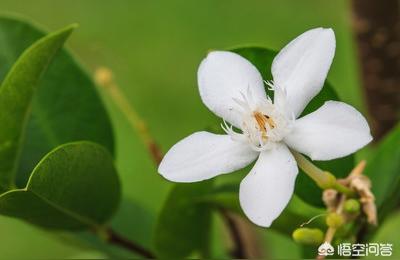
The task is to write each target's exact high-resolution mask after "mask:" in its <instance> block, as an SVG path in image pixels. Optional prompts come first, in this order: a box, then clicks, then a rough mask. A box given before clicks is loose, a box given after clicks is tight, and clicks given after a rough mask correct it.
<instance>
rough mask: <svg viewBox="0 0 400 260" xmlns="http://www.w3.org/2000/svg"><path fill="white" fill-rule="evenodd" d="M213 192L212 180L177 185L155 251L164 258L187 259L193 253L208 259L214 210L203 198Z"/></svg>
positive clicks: (166, 207) (159, 226) (162, 218)
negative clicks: (200, 199) (202, 200)
mask: <svg viewBox="0 0 400 260" xmlns="http://www.w3.org/2000/svg"><path fill="white" fill-rule="evenodd" d="M211 189H212V180H210V181H203V182H198V183H188V184H176V185H175V186H174V187H173V189H172V190H171V192H170V193H169V195H168V197H167V200H166V202H165V204H164V206H163V208H162V210H161V213H160V215H159V219H158V222H157V225H156V230H155V236H154V247H155V250H156V254H157V256H158V257H161V258H184V257H187V256H188V255H190V254H191V253H193V252H197V253H201V254H202V256H203V257H207V254H208V246H209V243H210V228H211V227H210V225H211V208H210V206H209V205H208V204H205V203H201V201H199V198H200V197H202V196H204V195H205V194H208V193H209V192H210V191H211Z"/></svg>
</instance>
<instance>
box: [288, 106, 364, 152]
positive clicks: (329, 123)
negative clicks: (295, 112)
mask: <svg viewBox="0 0 400 260" xmlns="http://www.w3.org/2000/svg"><path fill="white" fill-rule="evenodd" d="M371 140H372V137H371V134H370V130H369V126H368V123H367V121H366V120H365V118H364V117H363V115H361V113H360V112H358V111H357V110H356V109H355V108H353V107H352V106H349V105H347V104H345V103H342V102H338V101H328V102H325V104H324V105H323V106H322V107H320V108H319V109H318V110H317V111H315V112H313V113H311V114H308V115H306V116H304V117H302V118H300V119H298V120H296V121H295V123H294V127H293V130H292V132H291V133H290V134H289V135H288V136H286V137H285V142H286V144H287V145H288V146H289V147H291V148H292V149H294V150H296V151H298V152H300V153H303V154H306V155H308V156H309V157H310V158H311V159H313V160H332V159H336V158H340V157H343V156H346V155H349V154H351V153H354V152H355V151H357V150H358V149H360V148H362V147H363V146H365V145H366V144H368V143H369V142H370V141H371Z"/></svg>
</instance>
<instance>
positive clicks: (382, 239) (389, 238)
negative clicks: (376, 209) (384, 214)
mask: <svg viewBox="0 0 400 260" xmlns="http://www.w3.org/2000/svg"><path fill="white" fill-rule="evenodd" d="M399 230H400V212H399V211H397V212H395V213H393V214H391V215H390V216H389V217H388V218H387V220H386V221H385V223H383V224H382V225H381V226H380V228H379V229H378V230H377V232H376V234H375V235H374V236H373V237H372V238H371V239H370V240H369V241H368V242H369V243H378V244H387V243H388V244H392V245H393V246H392V253H393V254H392V256H391V257H388V258H389V259H399V258H400V243H399V232H398V231H399ZM384 258H386V257H381V259H384ZM363 259H377V258H376V257H375V255H369V256H368V257H363Z"/></svg>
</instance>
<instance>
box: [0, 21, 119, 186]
mask: <svg viewBox="0 0 400 260" xmlns="http://www.w3.org/2000/svg"><path fill="white" fill-rule="evenodd" d="M44 34H45V33H44V32H43V31H42V30H40V29H38V28H36V27H35V26H33V25H32V24H31V23H30V22H29V21H25V20H20V19H17V18H12V17H0V78H4V77H5V75H6V74H7V73H8V71H9V70H10V68H11V66H12V65H13V63H14V62H16V60H17V59H18V57H19V56H20V55H21V53H22V52H23V51H24V50H25V49H27V48H29V46H30V45H32V44H33V43H34V42H36V41H37V40H38V39H40V38H41V37H43V36H44ZM30 67H33V66H30ZM42 74H43V75H42V77H41V80H40V81H39V82H38V84H37V85H38V87H37V88H35V89H33V90H34V91H35V94H34V95H33V99H32V100H31V102H29V100H22V99H21V100H19V101H18V102H15V101H16V100H10V101H8V102H12V103H13V104H15V105H18V106H27V105H28V104H22V102H29V103H31V105H30V109H29V110H28V112H29V113H28V114H26V117H25V119H24V120H23V119H18V117H16V115H13V114H12V113H13V112H12V110H11V109H10V107H9V106H8V108H4V109H2V111H8V110H7V109H10V112H8V113H5V112H3V114H7V115H6V116H4V117H9V120H12V121H13V122H14V123H13V124H20V127H22V129H20V131H19V132H20V143H19V144H18V149H19V156H18V160H17V161H16V162H15V165H13V168H15V169H13V171H16V178H17V180H16V182H17V186H18V187H24V186H25V185H26V182H27V180H28V178H29V174H30V173H31V171H32V170H33V168H34V167H35V165H36V164H37V163H38V162H39V161H40V159H41V158H42V157H43V156H44V155H45V154H47V153H48V152H49V151H51V150H52V149H54V148H55V147H57V146H59V145H61V144H64V143H67V142H72V141H79V140H90V141H93V142H96V143H99V144H101V145H103V146H104V147H106V148H107V149H108V150H109V151H111V152H113V150H114V142H113V133H112V128H111V123H110V120H109V117H108V115H107V113H106V111H105V108H104V107H103V104H102V102H101V100H100V98H99V96H98V94H97V92H96V89H95V85H94V83H93V81H92V80H91V78H90V77H89V76H88V75H87V73H86V72H85V71H84V70H83V69H82V68H81V66H80V65H79V64H78V63H77V61H76V60H75V59H74V58H73V57H72V56H71V54H70V53H69V52H68V51H67V50H65V49H62V50H60V51H59V52H58V54H56V55H55V57H54V59H53V61H52V63H51V64H50V65H49V66H48V68H47V70H45V71H44V73H42ZM25 77H26V75H24V78H25ZM27 87H28V88H29V87H31V86H27ZM33 90H31V91H33ZM0 106H6V103H5V102H3V101H1V102H0ZM28 107H29V105H28ZM3 122H4V121H1V120H0V124H1V125H2V126H4V125H8V123H3ZM22 122H24V124H22ZM0 131H5V130H0ZM14 133H15V132H14ZM1 140H7V139H3V138H2V137H0V141H1ZM7 145H9V143H8V142H6V141H3V147H4V146H7ZM2 158H4V157H3V156H2ZM4 160H7V162H8V163H12V160H10V159H4ZM0 167H6V166H5V165H4V164H1V166H0ZM9 167H10V166H9ZM1 176H4V174H1Z"/></svg>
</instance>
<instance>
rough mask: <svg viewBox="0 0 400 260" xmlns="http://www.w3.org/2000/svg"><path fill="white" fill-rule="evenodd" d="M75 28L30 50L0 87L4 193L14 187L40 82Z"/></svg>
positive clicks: (0, 183) (0, 162) (0, 164)
mask: <svg viewBox="0 0 400 260" xmlns="http://www.w3.org/2000/svg"><path fill="white" fill-rule="evenodd" d="M74 28H75V26H74V25H73V26H68V27H67V28H65V29H62V30H60V31H58V32H55V33H52V34H50V35H48V36H46V37H44V38H42V39H40V40H39V41H37V42H36V43H35V44H33V45H32V46H31V47H30V48H28V49H27V50H26V51H25V52H24V53H23V54H22V55H21V56H20V58H19V59H18V60H17V62H16V63H15V64H14V65H13V67H12V68H11V70H10V72H9V73H8V74H7V76H6V77H5V79H4V80H3V82H2V84H1V87H0V111H1V112H2V113H0V124H1V126H2V127H1V128H0V178H1V179H0V191H6V190H8V189H9V188H10V187H12V186H13V185H14V181H15V173H16V170H17V169H16V167H17V165H16V160H17V157H18V156H19V153H20V152H21V144H22V142H23V139H22V138H23V131H24V129H25V127H26V124H27V120H28V118H29V112H30V109H31V103H32V97H33V94H34V93H35V89H36V87H37V85H38V82H39V80H40V78H41V76H42V75H43V73H44V71H45V70H46V69H47V67H48V65H49V63H50V62H51V61H52V59H53V57H54V55H55V54H56V53H57V51H58V50H59V49H60V48H61V46H62V45H63V44H64V42H65V40H66V39H67V38H68V36H69V35H70V34H71V32H72V30H73V29H74Z"/></svg>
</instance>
